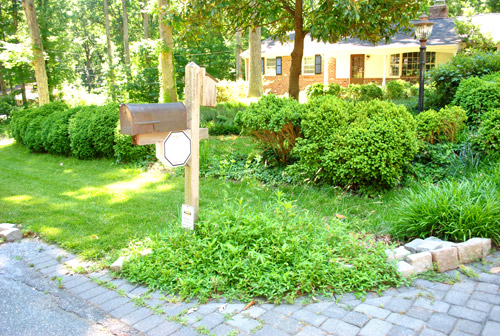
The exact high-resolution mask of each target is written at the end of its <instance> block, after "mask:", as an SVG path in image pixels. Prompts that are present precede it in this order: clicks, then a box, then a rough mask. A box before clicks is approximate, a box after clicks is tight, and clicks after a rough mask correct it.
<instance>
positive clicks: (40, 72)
mask: <svg viewBox="0 0 500 336" xmlns="http://www.w3.org/2000/svg"><path fill="white" fill-rule="evenodd" d="M22 5H23V8H24V12H25V13H26V21H27V22H28V28H29V31H30V37H31V43H32V44H33V64H34V66H35V78H36V85H37V90H38V104H39V105H40V106H42V105H45V104H47V103H49V102H50V98H49V84H48V80H47V71H46V70H45V60H44V57H43V45H42V38H41V36H40V26H39V25H38V20H37V17H36V11H35V4H34V3H33V0H22Z"/></svg>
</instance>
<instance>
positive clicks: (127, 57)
mask: <svg viewBox="0 0 500 336" xmlns="http://www.w3.org/2000/svg"><path fill="white" fill-rule="evenodd" d="M122 7H123V50H124V54H125V64H126V65H130V51H129V43H128V18H127V0H122Z"/></svg>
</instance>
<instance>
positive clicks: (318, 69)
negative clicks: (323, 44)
mask: <svg viewBox="0 0 500 336" xmlns="http://www.w3.org/2000/svg"><path fill="white" fill-rule="evenodd" d="M314 73H315V74H321V55H316V56H315V57H314Z"/></svg>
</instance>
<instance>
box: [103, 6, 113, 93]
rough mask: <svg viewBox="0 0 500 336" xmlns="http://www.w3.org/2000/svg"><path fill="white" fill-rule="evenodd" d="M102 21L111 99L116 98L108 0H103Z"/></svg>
mask: <svg viewBox="0 0 500 336" xmlns="http://www.w3.org/2000/svg"><path fill="white" fill-rule="evenodd" d="M104 23H105V25H106V40H107V42H108V63H109V80H110V82H111V98H112V99H113V100H116V92H115V70H114V69H113V45H112V44H111V34H110V32H109V14H108V0H104Z"/></svg>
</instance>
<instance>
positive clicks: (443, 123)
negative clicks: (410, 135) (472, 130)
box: [416, 106, 467, 144]
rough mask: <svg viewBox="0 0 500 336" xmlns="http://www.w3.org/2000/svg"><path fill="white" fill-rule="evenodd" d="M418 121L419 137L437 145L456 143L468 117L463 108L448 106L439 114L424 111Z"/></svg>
mask: <svg viewBox="0 0 500 336" xmlns="http://www.w3.org/2000/svg"><path fill="white" fill-rule="evenodd" d="M416 119H417V133H418V137H419V138H420V139H421V140H423V141H426V142H429V143H431V144H435V143H438V142H443V141H448V142H456V140H457V135H458V134H459V133H460V132H461V131H462V130H463V129H464V128H465V121H466V120H467V116H466V112H465V110H464V109H462V108H461V107H459V106H449V107H448V106H447V107H445V108H442V109H441V110H439V112H436V111H434V110H428V111H424V112H422V113H420V114H419V115H417V117H416Z"/></svg>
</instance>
